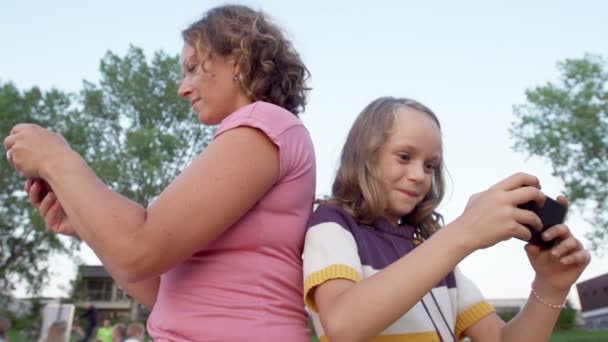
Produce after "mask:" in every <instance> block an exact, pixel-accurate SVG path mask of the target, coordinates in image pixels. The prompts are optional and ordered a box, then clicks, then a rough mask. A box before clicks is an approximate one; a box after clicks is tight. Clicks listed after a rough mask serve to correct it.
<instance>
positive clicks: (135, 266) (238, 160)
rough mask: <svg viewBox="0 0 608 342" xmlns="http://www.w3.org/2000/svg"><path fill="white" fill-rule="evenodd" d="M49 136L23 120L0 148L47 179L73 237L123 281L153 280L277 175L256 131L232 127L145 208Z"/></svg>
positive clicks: (274, 159)
mask: <svg viewBox="0 0 608 342" xmlns="http://www.w3.org/2000/svg"><path fill="white" fill-rule="evenodd" d="M49 134H50V135H52V134H54V133H52V132H48V131H46V130H45V129H43V128H41V127H38V126H34V125H22V126H19V127H16V128H15V129H14V134H12V135H11V137H10V138H7V139H6V140H5V146H6V147H7V149H14V150H13V151H14V155H15V158H14V161H15V166H16V167H17V169H18V170H19V171H20V172H21V173H22V174H23V175H24V176H26V177H37V176H41V177H42V178H43V179H45V180H46V181H47V182H48V183H49V184H50V186H51V188H52V189H53V191H54V192H55V193H56V195H57V197H58V200H59V202H60V203H61V204H62V206H63V208H64V209H65V212H66V214H67V216H68V217H69V218H70V220H71V221H72V224H73V226H74V227H75V228H76V232H77V234H78V235H79V236H80V238H81V239H82V240H84V241H85V242H86V243H87V244H88V245H89V246H91V248H92V249H93V250H94V251H95V253H96V254H97V256H98V257H99V258H100V259H101V261H102V262H103V264H104V266H105V267H106V269H107V270H108V271H109V272H110V273H111V274H112V276H113V277H114V278H115V279H116V280H117V281H118V282H119V283H122V284H125V283H131V282H139V281H142V280H146V279H152V278H156V277H158V276H159V275H160V274H162V273H163V272H165V271H167V270H169V269H171V268H172V267H174V266H175V265H177V264H179V263H180V262H183V261H184V260H186V259H187V258H188V257H190V256H191V255H193V254H194V253H195V252H197V251H199V250H200V249H201V248H203V247H205V246H206V245H207V244H208V243H209V242H211V241H212V240H213V239H215V238H216V237H217V236H219V235H220V234H221V233H222V232H223V231H224V230H226V229H227V228H228V227H230V226H231V225H232V224H234V223H235V222H236V221H237V220H238V219H239V218H240V217H241V216H242V215H243V214H245V213H246V212H247V211H248V210H249V209H250V208H251V207H253V206H254V205H255V203H256V202H257V201H258V200H259V199H260V198H261V197H262V196H263V195H264V194H265V193H266V192H267V191H268V189H270V187H271V186H272V185H273V184H274V183H275V182H276V180H277V179H278V175H279V157H278V148H277V147H276V145H274V144H273V143H272V142H271V141H270V140H269V139H268V137H267V136H266V135H264V134H263V133H262V132H260V131H258V130H257V129H253V128H247V127H239V128H234V129H231V130H228V131H226V132H224V133H223V134H221V135H220V136H219V137H218V138H216V139H215V140H214V141H213V142H212V143H211V144H209V146H208V147H207V148H206V149H205V151H204V152H203V153H202V154H201V155H199V156H198V157H197V158H196V159H195V160H194V161H193V162H192V164H191V165H190V166H188V167H187V168H186V169H185V170H184V172H183V173H182V174H181V175H180V176H178V177H177V178H176V179H175V180H174V181H173V182H172V183H171V184H170V185H169V186H168V187H167V188H166V189H165V190H164V191H163V192H162V193H161V194H160V195H159V197H158V198H157V200H156V201H155V202H154V203H153V204H152V205H151V206H150V208H148V209H145V208H142V207H141V206H140V205H139V204H137V203H135V202H133V201H131V200H129V199H127V198H125V197H123V196H121V195H120V194H117V193H115V192H113V191H111V190H110V189H108V188H107V187H106V186H105V185H104V184H103V183H102V182H101V181H100V180H99V179H98V178H97V177H96V175H95V174H94V173H93V172H92V171H91V169H90V168H89V167H88V165H87V164H86V163H85V162H84V160H82V158H81V157H80V156H79V155H78V154H76V153H75V152H73V151H72V150H71V149H69V147H68V148H67V149H66V148H61V147H59V145H60V144H59V143H58V142H57V141H56V140H57V138H52V137H48V135H49ZM43 139H45V140H44V141H43ZM53 139H54V140H53ZM49 150H50V151H49ZM57 151H61V153H57ZM50 152H53V154H50ZM45 153H46V155H45ZM48 155H52V156H53V157H48ZM37 160H45V162H44V163H42V165H40V166H39V167H38V175H37V174H36V172H35V170H36V168H35V167H29V165H35V163H36V161H37Z"/></svg>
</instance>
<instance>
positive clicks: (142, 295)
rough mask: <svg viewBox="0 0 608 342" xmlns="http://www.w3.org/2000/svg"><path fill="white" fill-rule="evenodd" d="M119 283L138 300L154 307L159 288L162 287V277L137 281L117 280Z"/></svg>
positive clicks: (148, 306) (149, 306)
mask: <svg viewBox="0 0 608 342" xmlns="http://www.w3.org/2000/svg"><path fill="white" fill-rule="evenodd" d="M116 282H117V283H118V285H120V287H121V288H122V289H124V290H125V291H127V293H128V294H129V295H130V296H131V297H133V299H135V301H136V302H138V303H140V304H143V305H144V306H146V307H147V308H148V309H152V307H154V304H156V297H157V296H158V288H159V287H160V277H157V278H152V279H148V280H142V281H139V282H135V283H126V282H122V283H121V282H119V281H116Z"/></svg>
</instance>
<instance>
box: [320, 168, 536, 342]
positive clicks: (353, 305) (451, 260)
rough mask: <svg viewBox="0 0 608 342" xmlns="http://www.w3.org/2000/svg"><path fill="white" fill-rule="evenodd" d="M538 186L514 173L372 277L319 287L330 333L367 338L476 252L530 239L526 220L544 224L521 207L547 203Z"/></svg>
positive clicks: (333, 337)
mask: <svg viewBox="0 0 608 342" xmlns="http://www.w3.org/2000/svg"><path fill="white" fill-rule="evenodd" d="M538 187H539V186H538V180H537V179H536V177H532V176H530V175H525V174H517V175H514V176H511V177H509V178H507V179H505V180H504V181H502V182H500V183H498V184H497V185H495V186H494V187H492V188H490V189H489V190H487V191H485V192H483V193H480V194H477V195H475V196H473V197H472V198H471V200H470V201H469V203H468V205H467V209H466V210H465V212H464V213H463V214H462V215H461V217H459V218H458V219H457V220H456V221H454V222H453V223H451V224H449V225H447V226H445V227H443V228H442V229H441V230H440V231H439V232H437V233H435V234H434V235H433V236H432V237H431V238H430V239H428V240H427V241H425V242H424V243H422V244H421V245H420V246H418V247H417V248H415V249H414V250H413V251H411V252H410V253H408V254H407V255H405V256H404V257H402V258H401V259H399V260H398V261H396V262H395V263H393V264H392V265H390V266H388V267H387V268H385V269H384V270H382V271H380V272H378V273H376V274H375V275H373V276H372V277H370V278H367V279H364V280H362V281H360V282H358V283H355V282H352V281H350V280H344V279H337V280H330V281H327V282H324V283H322V284H321V285H319V286H317V287H316V288H315V290H314V291H315V292H314V300H315V305H316V307H317V311H318V313H319V316H320V319H321V323H322V325H323V328H324V330H325V333H326V335H327V336H328V337H329V338H330V340H332V341H334V342H339V341H349V342H350V341H367V340H369V339H370V338H372V337H374V336H377V335H378V334H380V333H381V332H382V331H383V330H385V329H386V328H387V327H388V326H390V325H391V324H392V323H394V322H395V321H396V320H397V319H399V318H400V317H401V316H403V315H404V314H405V313H406V312H407V311H409V310H410V309H411V308H412V307H413V306H414V305H415V304H416V303H417V302H418V301H420V299H421V298H422V297H423V296H424V295H425V294H426V293H428V292H429V291H430V290H431V289H432V288H433V287H434V286H435V285H436V284H437V283H439V281H440V280H441V279H443V278H445V276H446V275H447V274H448V273H449V272H450V271H451V270H453V269H454V268H455V267H456V265H457V264H458V263H459V262H460V261H461V260H462V259H463V258H464V257H465V256H467V255H468V254H470V253H471V252H473V251H474V250H476V249H479V248H483V247H488V246H491V245H493V244H495V243H496V242H498V241H501V240H506V239H509V238H511V237H513V236H517V237H520V238H523V239H529V238H530V232H529V231H528V229H527V228H526V227H525V226H523V224H530V225H532V226H534V227H540V226H541V223H540V222H539V219H538V217H537V216H536V215H534V214H533V213H531V212H529V211H527V210H519V209H517V207H516V206H517V205H518V204H520V203H525V202H528V201H531V200H537V201H542V200H543V199H544V195H542V193H541V192H540V191H539V190H538V189H537V188H538ZM490 227H491V228H492V229H490ZM412 279H415V281H412Z"/></svg>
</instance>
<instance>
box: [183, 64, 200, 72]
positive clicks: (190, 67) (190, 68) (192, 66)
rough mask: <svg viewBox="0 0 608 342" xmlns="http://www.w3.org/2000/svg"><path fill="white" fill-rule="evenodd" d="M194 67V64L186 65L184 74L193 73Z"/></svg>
mask: <svg viewBox="0 0 608 342" xmlns="http://www.w3.org/2000/svg"><path fill="white" fill-rule="evenodd" d="M196 66H197V65H196V64H191V65H188V66H187V67H186V72H188V73H193V72H194V70H196Z"/></svg>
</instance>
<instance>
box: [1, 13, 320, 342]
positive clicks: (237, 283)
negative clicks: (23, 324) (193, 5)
mask: <svg viewBox="0 0 608 342" xmlns="http://www.w3.org/2000/svg"><path fill="white" fill-rule="evenodd" d="M182 35H183V38H184V47H183V50H182V66H183V71H184V78H183V81H182V83H181V85H180V88H179V95H180V96H181V97H183V98H185V99H186V100H188V101H189V102H190V103H191V104H192V108H193V109H194V111H195V112H196V113H197V114H198V119H199V121H200V122H201V123H203V124H206V125H219V126H218V128H217V130H216V132H215V135H214V139H213V141H212V142H211V143H210V144H209V146H208V147H207V148H206V149H205V151H204V152H203V153H201V154H200V155H199V156H198V157H197V158H195V160H194V161H193V162H192V164H191V165H190V166H188V167H187V168H186V169H185V170H184V171H183V173H182V174H181V175H179V176H178V177H177V178H176V179H175V180H174V181H173V182H172V183H171V184H170V185H169V186H168V187H167V188H166V189H165V190H164V191H163V192H162V193H161V194H160V195H159V196H158V198H157V199H156V201H154V203H153V204H152V205H151V206H150V207H149V208H147V209H145V208H142V207H141V206H139V205H138V204H137V203H134V202H132V201H130V200H128V199H127V198H124V197H123V196H121V195H119V194H117V193H115V192H113V191H111V190H110V189H108V187H107V186H106V185H104V184H102V182H101V181H100V180H99V179H98V178H97V177H96V176H95V174H94V173H93V172H92V171H91V170H90V169H89V167H88V166H87V164H86V163H85V161H84V160H83V159H82V158H81V157H80V156H79V155H77V154H76V153H75V152H74V151H73V150H71V149H70V147H69V145H68V144H67V143H66V142H65V141H64V140H63V139H62V137H61V136H59V135H58V134H55V133H52V132H49V131H47V130H46V129H44V128H42V127H38V126H35V125H23V124H21V125H17V126H15V127H14V128H13V130H12V131H11V134H10V136H8V137H7V138H6V139H5V141H4V145H5V148H6V149H7V151H8V152H7V157H8V158H9V161H10V162H11V164H12V165H13V166H14V167H15V168H16V169H17V170H18V171H19V172H20V173H21V174H22V175H24V176H25V177H28V178H30V179H38V180H30V181H28V183H27V186H26V188H27V191H28V192H29V195H30V199H31V201H32V203H33V204H34V205H35V206H36V207H38V208H39V210H40V213H41V215H42V216H43V217H44V218H45V222H46V224H47V226H48V227H49V229H51V230H52V231H55V232H58V233H63V234H72V235H77V236H79V237H80V238H81V239H82V240H84V241H85V242H86V243H87V244H88V245H89V246H90V247H91V248H92V249H93V250H94V251H95V253H96V254H97V255H98V256H99V258H100V259H101V261H102V262H103V264H104V266H105V268H106V269H107V270H108V271H109V272H110V273H111V274H112V276H113V277H114V279H115V280H116V281H117V282H118V283H119V284H120V285H121V286H122V287H124V288H125V289H127V291H128V292H129V293H130V294H131V295H132V296H133V297H135V298H136V299H137V300H138V301H140V302H141V303H143V304H145V305H147V306H149V307H151V308H152V314H151V316H150V319H149V320H148V330H149V332H150V334H151V335H152V337H153V338H154V340H155V341H192V340H196V341H201V340H213V341H217V340H220V341H244V340H247V341H255V340H265V341H266V340H269V339H274V340H281V341H307V340H309V337H308V330H307V327H306V313H305V311H304V304H303V300H302V299H301V292H302V284H301V283H302V281H301V279H302V266H301V249H302V246H303V239H304V232H305V225H306V221H307V219H308V216H309V214H310V212H311V210H312V203H313V200H314V189H315V159H314V151H313V146H312V143H311V140H310V136H309V134H308V131H307V130H306V129H305V128H304V127H303V125H302V123H301V122H300V121H299V119H298V118H297V114H298V113H299V112H300V111H301V110H303V109H304V106H305V102H306V100H305V99H306V92H307V91H308V88H307V87H306V85H305V80H306V78H307V76H308V71H307V69H306V67H305V66H304V64H303V63H302V62H301V60H300V57H299V56H298V54H297V53H296V52H295V51H294V49H293V48H292V46H291V43H290V42H289V41H287V40H286V39H285V38H284V36H283V34H282V33H281V31H280V29H279V28H278V27H276V26H275V25H274V24H272V23H270V22H269V21H268V19H267V18H266V17H265V15H264V14H262V13H260V12H257V11H254V10H251V9H249V8H247V7H244V6H222V7H218V8H214V9H212V10H210V11H209V12H208V13H207V14H206V15H205V16H204V17H203V18H202V19H201V20H199V21H197V22H195V23H194V24H192V25H191V26H190V27H188V28H187V29H186V30H184V31H183V34H182ZM45 182H46V183H48V185H49V186H50V189H52V190H51V191H50V192H49V193H48V194H45V193H44V192H45V191H43V190H44V189H43V188H44V187H45V184H44V183H45ZM43 195H46V196H44V197H43Z"/></svg>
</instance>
